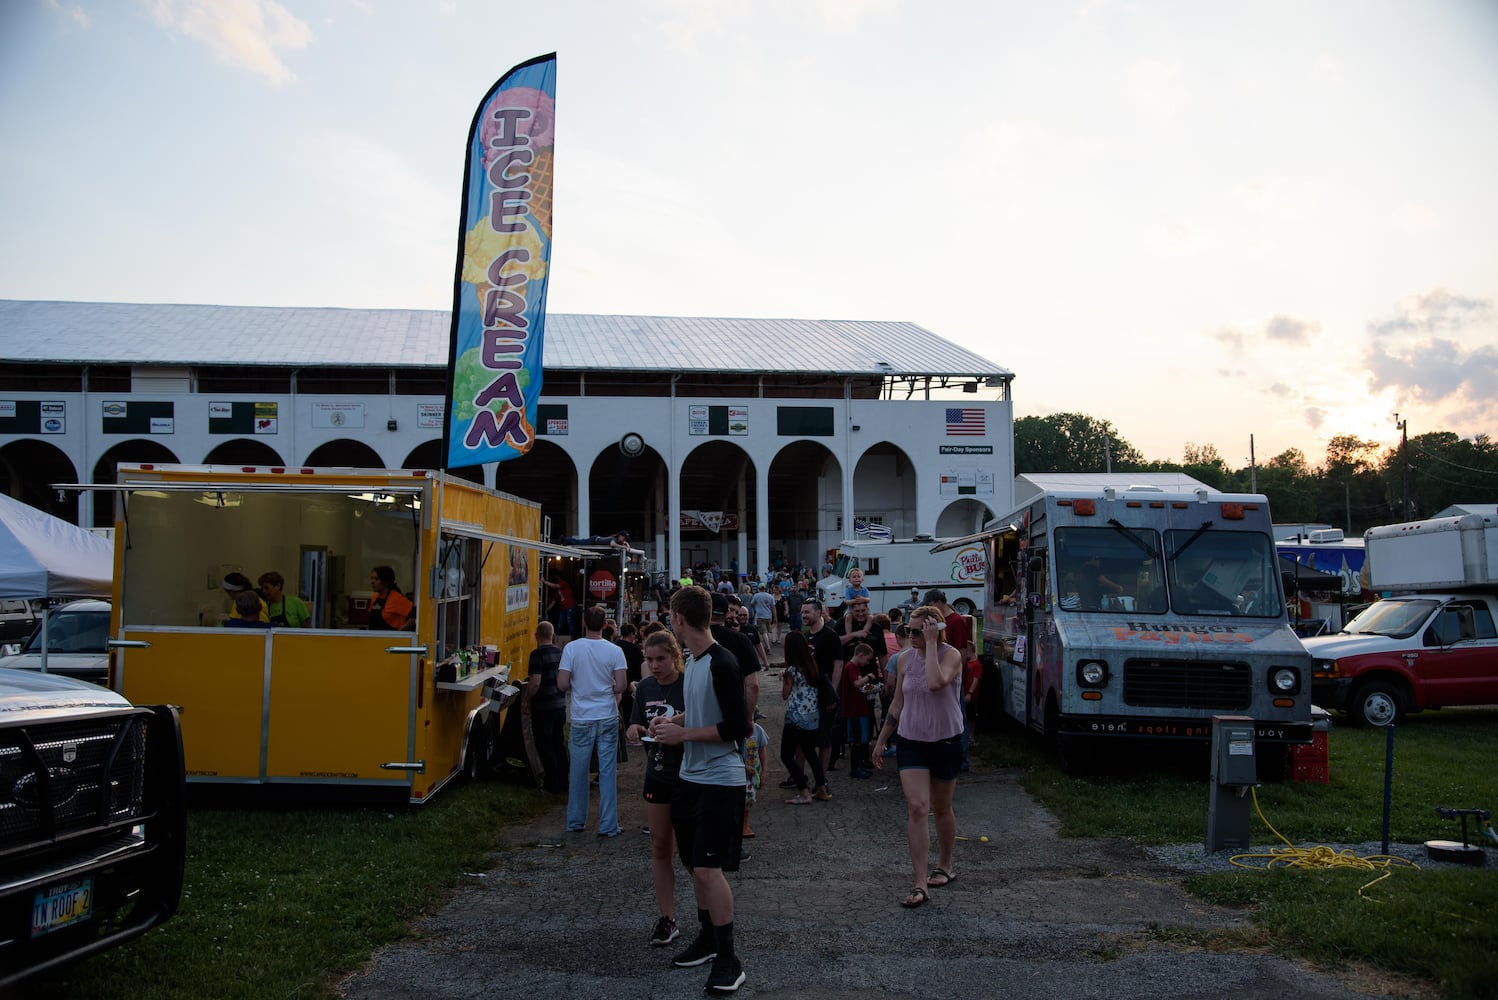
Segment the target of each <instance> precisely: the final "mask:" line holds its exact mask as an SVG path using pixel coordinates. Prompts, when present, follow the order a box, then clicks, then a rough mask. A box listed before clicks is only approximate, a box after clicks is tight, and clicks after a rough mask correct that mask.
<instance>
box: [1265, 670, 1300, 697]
mask: <svg viewBox="0 0 1498 1000" xmlns="http://www.w3.org/2000/svg"><path fill="white" fill-rule="evenodd" d="M1269 689H1270V690H1271V691H1273V692H1274V693H1275V694H1295V693H1296V692H1297V691H1299V690H1300V671H1299V670H1296V669H1295V668H1294V667H1275V668H1274V669H1273V670H1271V671H1269Z"/></svg>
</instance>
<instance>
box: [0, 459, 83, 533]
mask: <svg viewBox="0 0 1498 1000" xmlns="http://www.w3.org/2000/svg"><path fill="white" fill-rule="evenodd" d="M77 481H78V470H76V469H75V468H73V462H72V460H71V459H69V458H68V456H67V455H65V454H63V452H62V451H61V450H59V449H58V448H57V447H55V446H54V445H52V444H50V443H48V442H46V441H35V440H25V439H23V440H20V441H12V442H11V443H10V444H7V445H6V446H5V447H3V448H0V493H4V494H5V495H6V496H10V497H15V498H16V499H17V500H19V501H21V502H22V503H24V504H28V505H30V506H32V507H35V508H36V509H37V510H41V511H45V512H47V513H48V514H51V515H52V516H53V517H60V518H62V519H63V520H64V521H71V522H72V523H73V524H77V523H78V493H77V491H75V490H68V491H65V492H64V493H63V495H62V498H61V499H58V495H57V492H58V491H57V490H54V489H53V488H52V484H53V483H75V482H77ZM106 506H107V505H106Z"/></svg>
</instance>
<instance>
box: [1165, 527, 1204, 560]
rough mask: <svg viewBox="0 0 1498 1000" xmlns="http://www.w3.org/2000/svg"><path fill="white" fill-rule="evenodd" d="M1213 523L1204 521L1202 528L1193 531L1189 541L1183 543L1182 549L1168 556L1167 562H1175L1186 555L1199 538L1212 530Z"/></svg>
mask: <svg viewBox="0 0 1498 1000" xmlns="http://www.w3.org/2000/svg"><path fill="white" fill-rule="evenodd" d="M1212 523H1213V522H1211V521H1203V522H1202V526H1201V527H1200V528H1197V529H1196V530H1195V531H1193V532H1192V533H1191V537H1190V538H1188V539H1186V540H1185V541H1184V542H1182V543H1181V547H1180V548H1178V549H1176V550H1175V551H1174V552H1173V553H1171V554H1170V555H1169V556H1167V557H1166V560H1167V561H1168V562H1175V561H1176V560H1177V559H1179V558H1181V556H1182V555H1184V554H1185V552H1186V550H1187V549H1189V548H1191V546H1192V545H1194V544H1195V543H1196V540H1197V539H1198V538H1200V537H1201V536H1202V535H1205V534H1206V533H1207V529H1208V528H1210V527H1212Z"/></svg>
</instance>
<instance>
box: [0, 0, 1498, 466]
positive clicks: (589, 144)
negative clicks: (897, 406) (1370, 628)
mask: <svg viewBox="0 0 1498 1000" xmlns="http://www.w3.org/2000/svg"><path fill="white" fill-rule="evenodd" d="M552 51H555V52H556V53H557V58H558V68H557V124H556V149H557V156H556V167H555V188H556V202H555V219H554V227H555V228H554V249H553V256H552V261H551V267H552V271H551V280H550V288H549V297H548V309H549V311H551V312H558V313H621V314H641V315H684V316H728V317H759V316H764V317H794V318H806V319H878V320H905V321H909V322H913V323H917V324H919V325H921V326H923V327H926V328H927V329H929V330H931V331H933V332H934V333H936V334H938V335H940V336H942V337H944V338H946V339H948V340H950V341H953V342H955V343H957V344H960V345H962V346H963V347H965V348H967V349H969V350H972V351H974V352H976V353H978V354H980V355H982V356H983V357H985V358H987V359H989V360H991V361H993V362H996V363H997V364H1000V365H1002V366H1004V367H1005V368H1008V369H1009V370H1011V371H1013V372H1014V373H1015V376H1016V377H1015V381H1014V384H1013V387H1012V392H1013V398H1014V403H1015V412H1016V415H1017V416H1019V417H1026V416H1045V415H1048V414H1052V413H1058V412H1080V413H1085V414H1088V415H1090V416H1092V417H1096V418H1099V419H1103V420H1107V421H1110V422H1111V423H1112V424H1113V426H1114V427H1115V428H1116V429H1117V431H1118V433H1119V434H1120V435H1121V436H1122V437H1123V438H1125V439H1126V440H1128V441H1129V442H1130V443H1132V444H1133V445H1134V446H1135V447H1136V448H1138V449H1139V450H1140V451H1141V452H1143V454H1144V455H1145V457H1146V458H1149V459H1161V460H1180V459H1181V458H1182V456H1183V452H1184V449H1185V448H1186V446H1187V445H1196V446H1203V445H1212V446H1213V447H1215V448H1216V449H1217V450H1218V452H1219V453H1220V454H1221V456H1222V457H1223V459H1224V460H1225V461H1226V462H1227V463H1228V465H1229V466H1231V467H1234V468H1241V467H1244V466H1246V465H1247V464H1248V461H1249V458H1250V448H1252V450H1253V451H1252V454H1253V455H1254V457H1255V458H1256V460H1257V461H1258V462H1259V463H1260V464H1262V463H1264V462H1266V461H1268V460H1269V459H1271V458H1273V457H1274V456H1276V455H1279V454H1281V453H1282V452H1284V451H1286V450H1287V449H1291V448H1297V449H1300V450H1301V451H1302V452H1303V453H1304V454H1305V456H1306V457H1307V459H1308V460H1309V461H1310V462H1311V464H1312V465H1316V464H1319V463H1320V462H1321V461H1322V459H1323V458H1324V456H1325V451H1326V441H1327V439H1328V438H1330V437H1332V436H1334V435H1354V436H1357V437H1359V438H1363V439H1367V440H1372V441H1377V442H1379V443H1380V444H1381V445H1384V446H1392V445H1394V444H1395V443H1397V441H1398V439H1399V432H1398V430H1397V429H1396V426H1395V416H1394V415H1395V414H1396V413H1397V414H1398V415H1399V418H1400V419H1401V420H1404V421H1405V422H1406V426H1407V428H1408V431H1409V433H1410V434H1411V435H1412V436H1413V435H1416V434H1421V433H1428V432H1432V431H1454V432H1456V433H1457V434H1459V435H1461V436H1462V437H1471V436H1472V435H1474V434H1479V433H1485V434H1495V432H1498V306H1495V302H1498V182H1495V178H1498V3H1494V2H1492V0H1422V2H1420V3H1413V2H1408V0H1345V2H1338V0H1290V2H1284V0H1260V2H1257V3H1253V4H1243V3H1227V2H1209V0H1181V2H1170V0H1161V2H1123V0H1081V2H1070V3H1068V2H1051V0H1047V2H1040V0H1033V2H1017V0H973V2H968V0H920V2H916V0H607V2H597V3H594V2H583V0H545V2H542V3H535V4H521V3H514V2H509V0H441V2H438V0H281V2H274V0H5V2H4V3H0V135H3V137H4V139H3V141H0V212H3V218H4V225H3V226H0V298H11V299H62V300H78V301H109V302H156V303H212V304H229V305H281V306H342V307H361V308H408V309H450V308H451V307H452V287H453V266H454V260H455V255H456V248H457V240H458V215H459V209H460V196H461V192H460V187H461V181H462V176H463V166H464V162H463V160H464V152H465V144H466V140H467V130H468V126H469V123H470V121H471V120H472V118H473V115H474V112H475V110H476V109H477V107H478V104H479V102H480V100H481V99H482V98H483V96H484V94H485V93H486V92H487V91H488V89H489V88H490V87H491V86H492V84H493V83H494V82H495V80H497V79H498V78H499V77H500V76H502V75H503V74H504V73H505V71H506V70H507V69H509V68H510V67H511V66H513V65H515V64H517V63H520V62H523V61H525V60H527V59H530V58H532V57H534V56H537V55H541V54H544V53H547V52H552ZM766 349H767V351H773V350H774V349H775V348H774V345H766ZM80 360H83V359H80ZM806 360H807V362H808V364H812V363H814V358H810V357H808V358H807V359H806ZM985 391H989V390H985ZM980 398H981V397H980Z"/></svg>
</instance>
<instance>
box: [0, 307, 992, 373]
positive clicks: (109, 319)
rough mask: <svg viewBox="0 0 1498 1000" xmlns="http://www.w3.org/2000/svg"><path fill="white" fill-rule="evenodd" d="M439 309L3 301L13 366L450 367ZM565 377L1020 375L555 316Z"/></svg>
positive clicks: (901, 334) (969, 357) (946, 360)
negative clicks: (573, 373) (627, 373)
mask: <svg viewBox="0 0 1498 1000" xmlns="http://www.w3.org/2000/svg"><path fill="white" fill-rule="evenodd" d="M450 322H451V313H450V312H448V311H445V310H435V309H331V308H301V307H280V306H212V305H142V304H134V303H120V302H34V301H24V300H16V299H0V360H4V361H11V362H33V363H44V362H65V363H75V364H76V363H78V362H80V361H87V362H91V363H97V364H140V365H278V366H288V365H289V366H293V367H316V366H320V365H333V366H349V365H353V366H374V367H408V366H409V367H444V366H446V364H447V345H448V337H449V326H450ZM543 364H544V365H545V366H546V368H548V369H552V370H563V371H565V370H584V371H587V370H598V369H613V370H620V369H622V370H636V371H638V370H665V371H680V372H688V371H712V372H766V373H772V372H782V373H809V372H816V373H821V374H835V375H864V374H868V375H890V376H896V377H898V376H918V375H939V376H945V377H948V378H952V377H971V378H974V379H988V378H994V379H1003V380H1006V381H1007V380H1008V379H1010V378H1012V377H1013V373H1012V372H1010V371H1009V370H1008V369H1006V368H1004V367H1002V366H1000V365H997V364H995V363H994V362H992V361H989V360H987V359H986V358H983V357H980V356H979V355H977V354H974V353H973V352H971V351H968V350H966V349H964V348H962V347H958V346H957V345H956V344H953V343H951V342H950V341H947V340H944V339H942V338H941V337H939V336H937V335H936V334H934V333H932V332H931V331H929V330H927V329H924V328H923V327H920V326H917V325H916V324H914V323H904V322H893V321H885V320H807V319H719V318H703V317H688V316H594V315H577V314H567V313H548V314H547V318H546V344H545V356H544V360H543Z"/></svg>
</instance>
